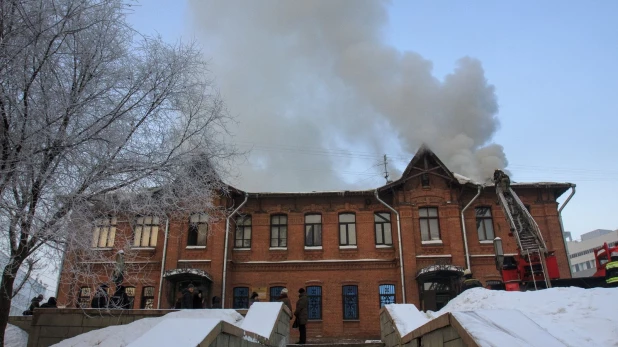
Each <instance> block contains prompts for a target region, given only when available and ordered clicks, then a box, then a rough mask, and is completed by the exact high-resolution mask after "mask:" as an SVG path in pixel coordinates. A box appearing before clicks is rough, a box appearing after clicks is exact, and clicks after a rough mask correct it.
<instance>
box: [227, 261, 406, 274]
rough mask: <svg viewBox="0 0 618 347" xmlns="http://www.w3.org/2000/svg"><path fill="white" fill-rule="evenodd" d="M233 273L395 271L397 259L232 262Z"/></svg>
mask: <svg viewBox="0 0 618 347" xmlns="http://www.w3.org/2000/svg"><path fill="white" fill-rule="evenodd" d="M231 265H232V271H290V270H298V271H313V270H375V269H395V268H397V266H398V260H397V259H393V258H391V259H349V260H347V259H346V260H317V261H311V260H287V261H279V262H271V261H253V262H232V264H231Z"/></svg>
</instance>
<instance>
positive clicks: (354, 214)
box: [339, 212, 358, 246]
mask: <svg viewBox="0 0 618 347" xmlns="http://www.w3.org/2000/svg"><path fill="white" fill-rule="evenodd" d="M342 216H353V217H354V221H353V222H342V221H341V217H342ZM342 226H343V227H345V237H346V241H345V243H344V242H343V240H342V239H341V231H342V230H341V227H342ZM350 226H352V229H353V230H352V231H351V230H350ZM351 233H354V243H350V234H351ZM357 245H358V238H357V233H356V213H354V212H342V213H339V246H357Z"/></svg>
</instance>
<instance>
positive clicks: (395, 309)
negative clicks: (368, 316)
mask: <svg viewBox="0 0 618 347" xmlns="http://www.w3.org/2000/svg"><path fill="white" fill-rule="evenodd" d="M384 307H385V308H386V310H387V311H388V313H389V314H390V315H391V317H392V318H393V322H394V323H395V325H396V326H397V331H399V334H400V335H401V337H403V336H406V335H407V334H408V333H410V332H411V331H412V330H414V329H416V328H418V327H420V326H421V325H423V324H425V323H427V322H429V318H427V315H426V314H424V313H422V312H420V311H419V310H418V309H417V308H416V306H414V305H411V304H388V305H385V306H384Z"/></svg>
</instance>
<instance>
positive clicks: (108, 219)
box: [91, 215, 118, 248]
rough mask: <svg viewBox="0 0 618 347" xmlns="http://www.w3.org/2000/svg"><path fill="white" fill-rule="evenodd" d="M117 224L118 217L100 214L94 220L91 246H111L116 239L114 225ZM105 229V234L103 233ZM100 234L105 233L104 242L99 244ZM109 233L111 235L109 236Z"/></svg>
mask: <svg viewBox="0 0 618 347" xmlns="http://www.w3.org/2000/svg"><path fill="white" fill-rule="evenodd" d="M117 224H118V218H117V217H116V216H112V215H108V216H101V217H99V218H97V219H95V220H94V230H93V233H92V234H93V235H92V243H91V246H92V248H112V247H114V242H115V240H116V227H117ZM103 231H105V234H103ZM102 235H105V243H104V245H101V241H102V240H101V238H102ZM110 235H111V236H110Z"/></svg>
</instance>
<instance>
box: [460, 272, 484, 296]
mask: <svg viewBox="0 0 618 347" xmlns="http://www.w3.org/2000/svg"><path fill="white" fill-rule="evenodd" d="M477 287H483V284H482V283H481V281H479V280H477V279H476V278H473V277H472V271H470V269H466V270H465V271H464V280H463V282H462V283H461V291H460V293H463V292H465V291H466V290H468V289H470V288H477Z"/></svg>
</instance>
